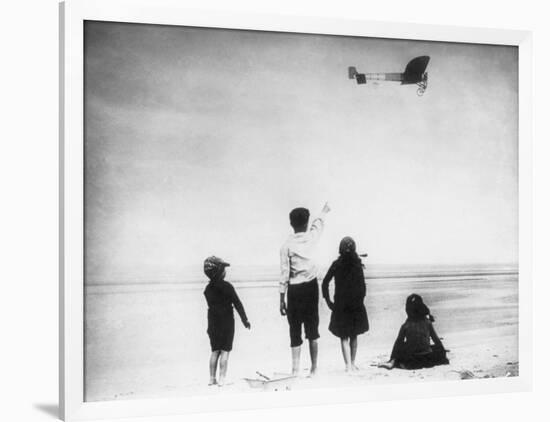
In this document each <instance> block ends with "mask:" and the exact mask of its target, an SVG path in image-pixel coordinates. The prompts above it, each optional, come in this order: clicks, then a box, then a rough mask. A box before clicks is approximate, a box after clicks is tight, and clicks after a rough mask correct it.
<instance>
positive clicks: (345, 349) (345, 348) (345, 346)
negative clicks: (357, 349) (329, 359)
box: [340, 337, 351, 372]
mask: <svg viewBox="0 0 550 422" xmlns="http://www.w3.org/2000/svg"><path fill="white" fill-rule="evenodd" d="M340 346H341V347H342V356H343V357H344V363H345V364H346V372H349V371H351V364H350V361H351V357H350V347H349V337H346V338H341V339H340Z"/></svg>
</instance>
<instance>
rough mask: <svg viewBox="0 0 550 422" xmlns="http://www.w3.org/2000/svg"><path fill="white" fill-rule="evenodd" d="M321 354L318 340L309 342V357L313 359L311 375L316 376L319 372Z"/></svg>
mask: <svg viewBox="0 0 550 422" xmlns="http://www.w3.org/2000/svg"><path fill="white" fill-rule="evenodd" d="M318 353H319V344H318V343H317V340H309V357H310V358H311V370H310V371H309V373H310V375H315V373H316V372H317V355H318Z"/></svg>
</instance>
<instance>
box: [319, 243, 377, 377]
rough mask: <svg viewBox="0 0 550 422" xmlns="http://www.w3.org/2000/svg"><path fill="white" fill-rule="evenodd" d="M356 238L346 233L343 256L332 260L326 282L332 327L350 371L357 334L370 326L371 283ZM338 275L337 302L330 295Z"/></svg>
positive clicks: (325, 292) (336, 284)
mask: <svg viewBox="0 0 550 422" xmlns="http://www.w3.org/2000/svg"><path fill="white" fill-rule="evenodd" d="M355 249H356V247H355V241H354V240H353V239H352V238H351V237H344V238H343V239H342V241H341V242H340V248H339V252H340V257H339V258H338V259H337V260H336V261H334V262H333V263H332V265H331V266H330V268H329V269H328V271H327V274H326V275H325V278H324V280H323V285H322V291H323V297H324V298H325V300H326V302H327V305H328V307H329V308H330V310H331V311H332V314H331V316H330V324H329V326H328V329H329V331H330V332H331V333H332V334H334V335H335V336H336V337H339V338H340V341H341V346H342V355H343V357H344V363H345V364H346V371H348V372H349V371H350V370H353V371H356V370H358V369H359V368H357V366H356V365H355V357H356V355H357V336H358V335H359V334H363V333H365V332H367V331H368V330H369V320H368V318H367V310H366V308H365V304H364V301H365V295H366V293H367V287H366V285H365V276H364V273H363V263H362V262H361V258H359V255H357V252H356V250H355ZM333 277H334V302H332V301H331V299H330V294H329V284H330V280H331V279H332V278H333Z"/></svg>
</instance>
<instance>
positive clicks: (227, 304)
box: [204, 280, 248, 352]
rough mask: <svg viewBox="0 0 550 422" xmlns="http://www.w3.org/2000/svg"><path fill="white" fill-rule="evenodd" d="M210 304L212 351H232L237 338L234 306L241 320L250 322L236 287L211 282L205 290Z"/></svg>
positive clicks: (209, 326)
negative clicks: (235, 337)
mask: <svg viewBox="0 0 550 422" xmlns="http://www.w3.org/2000/svg"><path fill="white" fill-rule="evenodd" d="M204 296H205V297H206V303H207V304H208V330H207V333H208V337H210V347H211V349H212V351H216V350H224V351H227V352H229V351H231V349H232V348H233V337H234V336H235V319H234V317H233V306H235V309H236V310H237V312H238V313H239V316H240V317H241V320H242V321H243V323H244V322H246V321H248V319H247V317H246V313H245V311H244V308H243V305H242V303H241V301H240V299H239V296H237V292H236V291H235V289H234V287H233V286H232V285H231V284H230V283H228V282H227V281H224V280H219V281H210V282H209V283H208V285H207V286H206V289H204Z"/></svg>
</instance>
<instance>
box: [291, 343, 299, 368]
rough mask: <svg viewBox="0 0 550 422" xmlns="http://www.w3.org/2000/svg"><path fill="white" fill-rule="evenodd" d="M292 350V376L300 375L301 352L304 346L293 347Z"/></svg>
mask: <svg viewBox="0 0 550 422" xmlns="http://www.w3.org/2000/svg"><path fill="white" fill-rule="evenodd" d="M291 349H292V375H298V373H299V372H300V351H301V350H302V346H296V347H291Z"/></svg>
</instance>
